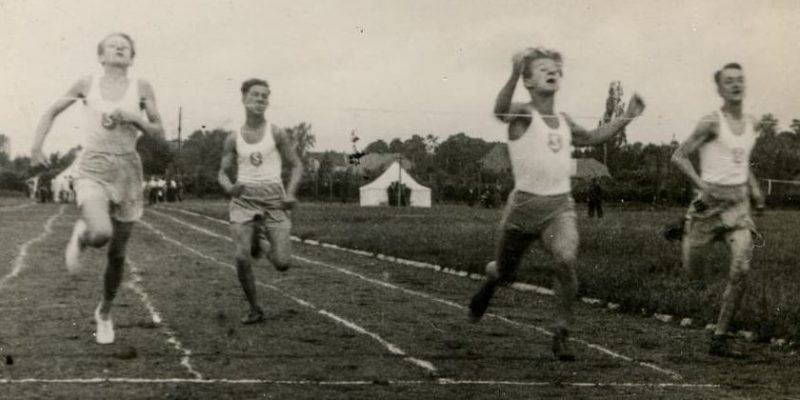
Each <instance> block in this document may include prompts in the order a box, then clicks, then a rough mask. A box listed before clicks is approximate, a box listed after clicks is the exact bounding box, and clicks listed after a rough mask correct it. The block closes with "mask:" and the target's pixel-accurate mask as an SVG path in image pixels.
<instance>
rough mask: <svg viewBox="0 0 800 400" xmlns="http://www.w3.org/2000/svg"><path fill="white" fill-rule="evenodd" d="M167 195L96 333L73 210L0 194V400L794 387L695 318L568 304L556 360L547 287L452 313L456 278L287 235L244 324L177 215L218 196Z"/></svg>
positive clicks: (597, 395) (342, 229)
mask: <svg viewBox="0 0 800 400" xmlns="http://www.w3.org/2000/svg"><path fill="white" fill-rule="evenodd" d="M174 207H178V208H179V209H172V208H166V207H161V206H159V207H155V208H151V209H148V211H147V212H146V214H145V216H144V218H143V220H142V223H140V224H139V225H138V226H137V228H136V230H135V232H134V236H133V239H132V240H131V243H130V245H129V259H128V273H127V275H126V282H125V284H124V286H123V289H122V290H121V292H120V295H119V298H118V301H117V307H116V309H115V314H114V315H115V323H116V327H117V338H118V340H117V342H116V343H115V344H113V345H110V346H98V345H96V344H95V343H94V342H93V338H92V332H93V330H94V326H93V322H92V311H93V309H94V307H95V305H96V303H97V301H98V300H99V296H100V291H101V286H100V279H101V276H100V275H101V274H100V272H101V271H102V265H103V263H104V255H103V253H102V252H100V251H90V252H88V253H87V254H86V257H85V266H84V269H83V270H81V271H80V272H79V273H78V274H77V275H74V276H70V275H68V274H66V272H65V271H64V268H63V265H62V254H63V248H64V245H65V244H66V242H67V240H68V237H69V232H70V229H71V226H72V223H73V222H74V220H75V218H76V217H77V210H76V209H75V208H74V207H73V206H69V205H67V206H61V205H53V204H47V205H38V204H37V205H29V206H26V207H24V208H21V207H17V206H16V204H9V205H4V206H0V235H2V237H4V238H7V240H6V241H5V243H6V245H5V246H3V247H2V248H0V259H2V263H1V264H0V266H2V269H0V314H2V324H0V356H2V360H4V361H5V362H4V363H3V365H1V366H0V371H2V376H0V398H8V399H21V398H70V399H72V398H75V399H78V398H80V399H108V398H112V397H114V398H119V399H123V398H124V399H127V398H160V399H197V398H207V399H220V398H248V399H249V398H270V399H321V398H324V399H384V398H386V399H408V398H416V399H442V398H458V399H523V398H524V399H528V398H552V399H563V398H581V399H619V398H637V399H642V398H644V399H687V398H691V399H730V398H757V399H792V398H800V387H799V386H798V385H797V383H795V381H794V380H795V379H796V378H795V377H796V376H798V373H800V366H798V363H797V356H796V355H793V354H790V353H789V352H787V351H785V350H783V349H778V348H775V347H771V346H765V345H760V344H756V343H748V342H741V343H737V344H738V345H740V346H742V347H743V348H744V350H745V351H746V352H747V353H748V354H749V355H750V358H749V359H747V360H720V359H716V358H713V357H710V356H708V355H706V353H705V350H706V347H707V343H708V333H707V332H705V331H704V330H701V329H685V328H680V327H677V326H675V325H670V324H663V323H660V322H658V321H655V320H653V319H649V318H648V319H645V318H641V317H637V316H631V315H627V314H620V313H613V312H608V311H605V310H603V309H598V308H596V307H590V306H586V305H579V307H578V309H577V310H576V313H577V320H578V321H579V322H578V325H577V326H576V331H575V336H574V338H573V341H572V344H573V346H575V348H576V353H577V356H578V361H576V362H574V363H560V362H557V361H554V360H553V358H552V355H551V354H549V351H548V344H549V332H548V331H547V324H548V321H549V317H550V314H551V312H552V308H553V306H552V300H551V299H550V298H549V297H547V296H542V295H537V294H533V293H527V292H518V291H514V290H501V291H499V292H498V296H497V298H496V301H495V302H494V303H493V306H492V309H490V312H491V314H489V315H487V317H486V318H485V319H484V320H483V321H481V323H478V324H469V323H466V315H465V314H466V309H465V307H464V304H465V303H466V301H467V298H468V297H469V294H470V293H471V292H472V291H473V290H474V288H475V285H476V283H475V282H474V281H472V280H469V279H464V278H461V277H458V276H451V275H446V274H441V273H437V272H434V271H428V270H424V269H418V268H412V267H407V266H403V265H398V264H396V263H392V262H387V261H384V260H379V259H376V258H374V257H362V256H355V255H353V254H350V253H346V252H342V251H339V250H335V249H328V248H321V247H318V246H310V245H305V244H300V243H298V244H296V245H295V247H294V250H295V260H296V264H295V266H294V267H293V268H292V269H291V270H290V271H288V272H287V273H279V272H276V271H274V270H273V269H272V268H271V267H269V266H268V265H261V266H259V268H257V269H256V277H257V279H258V281H259V287H258V289H259V293H260V296H261V302H262V303H263V304H264V305H265V306H266V308H267V310H268V320H267V322H266V323H265V324H261V325H256V326H246V327H245V326H242V325H241V324H239V322H238V319H239V318H240V317H241V315H242V313H243V312H244V301H243V300H242V295H241V292H240V289H239V288H238V283H237V281H236V276H235V272H234V270H233V266H232V265H231V262H232V257H231V253H232V246H231V243H230V242H229V241H228V240H227V236H228V227H227V226H226V224H225V223H223V222H219V221H216V220H213V219H209V218H203V217H202V216H197V215H191V214H187V213H184V212H181V209H185V210H194V211H201V212H203V214H205V215H216V213H218V212H220V210H224V205H223V204H222V203H200V202H189V203H184V204H181V205H177V206H174ZM431 211H432V213H431V215H434V214H437V212H436V211H438V215H440V216H441V217H442V218H444V217H445V216H446V215H451V216H455V215H457V214H459V213H461V212H462V211H459V210H458V209H456V208H453V209H444V210H437V209H434V210H431ZM351 212H352V215H353V217H354V218H355V214H357V213H356V212H355V211H352V210H351V209H348V208H347V207H343V208H341V209H338V208H331V209H329V210H328V211H327V212H326V210H325V208H323V207H317V206H311V205H304V206H303V207H302V208H301V209H300V210H299V211H298V213H297V214H296V219H297V221H296V225H297V233H298V234H303V235H311V234H312V232H315V233H313V234H314V235H316V236H315V237H317V238H319V239H320V240H325V241H333V240H332V239H330V238H327V237H326V236H325V235H335V234H337V233H338V234H339V235H342V236H345V235H347V233H348V228H347V224H345V223H343V222H341V220H342V219H338V220H336V221H337V222H336V223H335V224H334V223H331V226H330V229H331V231H330V232H328V231H324V230H323V229H322V227H317V228H315V229H318V230H317V231H312V228H311V225H307V224H309V222H310V221H313V220H314V219H315V218H333V216H334V215H336V214H337V213H338V214H340V215H342V214H347V213H351ZM370 212H376V213H377V212H380V210H374V211H370ZM404 212H405V211H404ZM448 213H451V214H448ZM366 215H367V217H371V216H375V215H372V214H366ZM401 215H402V214H401ZM417 215H418V211H415V210H409V211H408V213H407V214H405V216H396V217H387V216H384V217H383V218H385V219H384V221H387V220H390V219H391V218H397V220H399V221H406V220H417V221H419V219H420V217H418V216H417ZM495 217H496V215H495V212H494V211H485V210H481V211H479V212H477V213H476V214H475V215H474V216H471V217H462V221H461V222H459V223H463V224H464V225H463V226H471V225H470V222H469V221H472V224H474V229H475V232H474V234H475V240H476V241H479V240H480V239H481V237H480V235H478V234H477V232H478V231H479V229H480V228H478V226H479V225H484V224H488V225H486V228H485V229H488V231H486V232H485V233H484V234H483V236H484V237H483V240H482V241H483V242H485V246H487V247H486V248H487V249H491V241H492V234H491V231H492V229H493V228H492V226H491V225H492V219H493V218H495ZM427 218H428V217H425V218H422V219H424V220H425V219H427ZM608 221H613V220H612V219H611V218H609V219H608V220H606V221H603V222H601V224H606V223H610V222H608ZM584 222H586V221H582V222H581V223H582V225H585V224H584ZM361 223H362V224H371V223H372V222H366V221H363V222H361ZM418 223H420V222H418ZM612 225H613V224H612ZM350 229H352V227H351V228H350ZM372 229H377V228H372ZM464 229H466V228H464ZM597 229H598V230H599V229H600V227H597ZM438 232H441V233H440V234H443V235H444V234H446V233H447V231H445V230H442V231H438ZM582 233H583V231H582ZM354 234H355V233H354ZM359 234H360V233H359ZM365 237H366V238H368V235H367V236H365ZM584 238H586V235H585V236H584ZM365 240H366V239H365ZM379 240H383V241H385V243H387V244H388V245H392V241H391V238H388V237H387V238H382V239H379ZM404 243H408V242H404ZM351 244H352V243H351ZM470 244H471V243H466V244H465V247H467V246H468V245H470ZM406 245H408V244H403V245H400V244H397V243H395V244H394V245H393V246H394V247H393V248H399V247H401V246H406ZM454 248H455V246H454ZM584 251H585V252H586V251H588V250H585V249H584ZM474 254H475V255H474V257H479V253H478V252H476V253H474ZM428 256H429V257H434V256H437V257H438V256H440V255H439V254H438V253H437V252H434V251H431V253H430V254H429V255H428ZM480 257H483V259H482V260H480V261H475V263H474V265H475V266H477V265H479V264H481V263H483V262H484V260H485V257H487V256H486V255H485V254H484V255H482V256H480ZM409 258H411V257H409ZM460 259H461V260H467V258H460ZM534 264H536V263H534ZM464 265H467V264H466V261H465V264H464ZM531 270H536V268H531Z"/></svg>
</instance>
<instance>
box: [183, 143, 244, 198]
mask: <svg viewBox="0 0 800 400" xmlns="http://www.w3.org/2000/svg"><path fill="white" fill-rule="evenodd" d="M229 134H230V132H229V131H225V130H221V129H215V130H213V131H210V132H208V131H203V130H196V131H194V132H192V134H191V135H189V138H188V139H186V141H185V142H184V143H183V148H182V150H181V160H180V163H181V166H182V168H183V170H182V172H183V174H184V179H185V180H187V182H185V183H186V185H187V189H188V190H189V191H192V192H194V193H195V194H196V195H199V196H202V195H204V194H207V193H220V188H219V185H218V184H217V173H218V172H219V165H220V161H221V160H222V145H223V143H224V142H225V138H226V137H227V136H228V135H229ZM234 169H235V168H234ZM234 172H235V171H234Z"/></svg>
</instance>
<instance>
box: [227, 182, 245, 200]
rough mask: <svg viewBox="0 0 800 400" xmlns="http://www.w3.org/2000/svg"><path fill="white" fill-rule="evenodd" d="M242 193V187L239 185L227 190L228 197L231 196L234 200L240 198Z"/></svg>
mask: <svg viewBox="0 0 800 400" xmlns="http://www.w3.org/2000/svg"><path fill="white" fill-rule="evenodd" d="M243 192H244V186H243V185H241V184H239V183H235V184H234V185H233V186H231V188H230V189H229V190H228V195H229V196H231V197H232V198H236V197H239V196H241V195H242V193H243Z"/></svg>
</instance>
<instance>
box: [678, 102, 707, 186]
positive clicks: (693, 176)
mask: <svg viewBox="0 0 800 400" xmlns="http://www.w3.org/2000/svg"><path fill="white" fill-rule="evenodd" d="M716 132H717V120H716V119H715V118H713V115H709V116H706V117H703V118H702V119H701V120H700V122H698V123H697V127H695V129H694V132H692V134H691V135H690V136H689V138H688V139H686V140H685V141H684V142H683V143H681V144H680V146H678V148H677V149H676V150H675V152H674V153H673V154H672V159H671V161H672V164H673V165H675V167H676V168H678V170H680V171H681V172H682V173H683V174H684V175H686V177H687V178H689V180H690V181H691V182H692V185H694V187H695V188H697V189H700V190H701V191H704V190H705V189H706V184H705V182H703V180H702V179H700V175H699V174H698V173H697V171H696V170H695V169H694V165H692V161H691V159H690V158H689V156H690V155H692V154H693V153H695V152H696V151H697V150H698V149H699V148H700V146H702V145H703V143H706V142H708V141H710V140H713V139H714V137H716V135H717V133H716Z"/></svg>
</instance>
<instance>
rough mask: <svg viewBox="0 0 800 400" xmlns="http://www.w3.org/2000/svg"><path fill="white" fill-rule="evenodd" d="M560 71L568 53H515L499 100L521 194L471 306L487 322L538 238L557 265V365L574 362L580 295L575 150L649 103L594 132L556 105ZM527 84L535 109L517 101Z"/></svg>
mask: <svg viewBox="0 0 800 400" xmlns="http://www.w3.org/2000/svg"><path fill="white" fill-rule="evenodd" d="M561 65H562V59H561V54H560V53H558V52H556V51H552V50H547V49H543V48H528V49H525V50H523V51H521V52H519V53H517V54H516V55H514V57H513V69H512V71H511V76H510V78H509V79H508V81H507V82H506V84H505V85H504V86H503V88H502V89H501V90H500V93H499V94H498V95H497V100H496V102H495V108H494V114H495V116H496V117H497V118H498V119H499V120H500V121H502V122H504V123H507V124H508V150H509V156H510V158H511V167H512V172H513V174H514V190H513V192H512V193H511V195H510V196H509V198H508V202H507V204H506V208H505V211H504V214H503V218H502V221H501V222H500V228H499V235H498V236H499V239H498V241H497V254H496V258H495V261H491V262H489V263H488V264H487V265H486V277H485V279H484V281H483V283H482V284H481V286H480V288H479V289H478V291H477V292H476V293H475V294H474V295H473V297H472V300H471V301H470V304H469V314H470V319H471V320H472V321H473V322H477V321H478V320H479V319H480V318H481V317H482V316H483V314H484V313H485V312H486V309H487V308H488V306H489V301H490V300H491V298H492V296H493V295H494V292H495V290H496V288H497V285H498V284H500V283H501V282H504V281H506V282H507V281H509V280H511V279H512V278H513V276H514V273H515V271H516V269H517V266H518V265H519V263H520V261H521V259H522V256H523V255H524V254H525V252H526V250H527V249H528V247H530V245H531V244H532V243H533V242H534V241H536V240H539V241H541V243H542V245H543V247H544V248H545V249H546V250H547V251H548V252H549V253H550V254H551V255H552V256H553V258H554V259H555V264H556V265H555V268H554V269H553V271H554V276H553V288H554V290H555V293H556V297H557V307H556V308H557V310H556V316H555V323H554V327H553V328H554V335H553V343H552V351H553V354H554V355H555V356H556V358H557V359H558V360H561V361H571V360H574V359H575V356H574V354H573V353H572V350H571V349H570V347H569V346H568V337H569V330H570V326H571V324H572V319H573V315H572V304H573V302H574V300H575V298H576V297H577V289H578V279H577V275H576V272H575V259H576V253H577V249H578V230H577V226H576V214H575V207H574V201H573V199H572V195H571V194H570V190H571V187H570V173H571V164H572V157H571V150H572V149H571V145H579V146H591V145H596V144H599V143H603V142H605V141H607V140H609V139H611V138H612V137H613V136H614V135H615V134H617V133H619V132H621V131H622V128H624V127H625V126H626V125H627V124H628V123H630V121H631V120H632V119H633V118H636V117H637V116H639V115H640V114H641V113H642V111H643V110H644V102H643V100H642V99H641V98H640V97H639V96H638V95H634V96H633V97H631V100H630V101H629V102H628V109H627V110H626V112H625V115H623V118H618V119H615V120H614V121H612V122H610V123H608V124H606V125H602V126H600V127H598V128H597V129H594V130H591V131H590V130H587V129H585V128H583V127H582V126H580V125H578V124H576V123H575V122H574V121H573V120H572V118H570V117H569V116H568V115H567V114H564V113H561V112H558V110H557V109H556V107H555V95H556V92H558V89H559V84H560V82H561V78H562V70H561ZM520 78H521V79H522V83H523V84H524V86H525V88H526V89H528V93H529V94H530V97H531V101H530V102H529V103H512V98H513V95H514V90H515V88H516V86H517V82H518V81H519V80H520Z"/></svg>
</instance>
